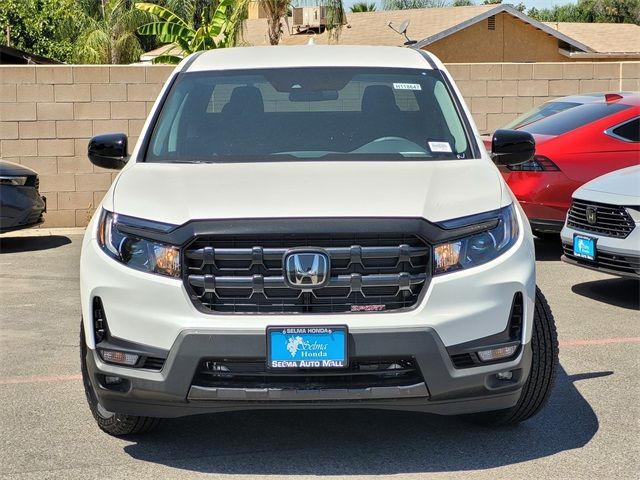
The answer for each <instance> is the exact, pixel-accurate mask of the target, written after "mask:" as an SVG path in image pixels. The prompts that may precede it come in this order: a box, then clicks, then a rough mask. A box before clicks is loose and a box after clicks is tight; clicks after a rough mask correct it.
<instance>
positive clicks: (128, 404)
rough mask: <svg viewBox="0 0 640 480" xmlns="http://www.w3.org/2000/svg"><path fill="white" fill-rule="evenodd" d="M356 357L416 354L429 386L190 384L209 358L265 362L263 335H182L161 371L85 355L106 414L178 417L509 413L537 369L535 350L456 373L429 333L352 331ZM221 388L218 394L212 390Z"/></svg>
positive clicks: (424, 330)
mask: <svg viewBox="0 0 640 480" xmlns="http://www.w3.org/2000/svg"><path fill="white" fill-rule="evenodd" d="M349 352H350V356H354V357H375V356H379V357H411V358H413V359H415V361H416V363H417V366H418V368H419V370H420V372H421V375H422V377H423V378H424V383H421V384H417V385H408V386H402V387H400V388H401V389H402V392H400V391H398V388H399V387H397V386H391V387H382V388H378V389H376V388H369V389H367V388H357V389H333V390H334V391H330V390H332V389H330V388H327V389H326V390H324V391H323V390H317V389H315V390H307V389H305V388H304V386H302V385H301V386H300V388H290V389H284V390H282V389H270V388H268V387H264V388H263V389H262V390H261V391H254V392H252V391H251V389H242V391H234V389H226V390H225V391H223V390H224V389H207V388H206V387H204V388H203V387H197V388H194V386H193V385H192V381H193V379H194V376H195V374H196V372H197V369H198V367H199V365H200V363H201V361H202V359H203V358H207V357H211V356H215V357H217V358H226V359H237V360H241V359H243V358H246V356H247V354H248V353H250V354H251V355H252V356H258V357H264V358H266V340H265V335H264V334H242V333H220V332H211V333H205V332H203V331H202V330H198V331H197V332H196V331H189V330H187V331H183V332H182V333H181V334H180V336H179V337H178V339H177V340H176V342H175V344H174V346H173V347H172V349H171V351H170V352H169V355H168V357H167V360H166V362H165V365H164V367H163V369H162V371H161V372H153V371H148V370H147V371H144V370H140V369H132V368H125V367H119V366H115V365H108V364H105V363H104V362H102V361H101V360H100V358H99V357H98V356H97V354H96V352H95V351H94V350H88V352H87V367H88V371H89V374H90V376H91V379H92V382H93V383H94V385H97V386H98V387H97V388H96V393H97V396H98V399H99V401H100V403H101V404H102V405H103V407H105V408H106V409H107V410H109V411H112V412H118V413H126V414H131V415H142V416H155V417H178V416H184V415H191V414H197V413H211V412H221V411H230V410H245V409H265V408H353V407H361V408H386V409H402V410H414V411H422V412H430V413H438V414H444V415H454V414H463V413H473V412H480V411H487V410H498V409H502V408H509V407H511V406H513V405H515V403H516V402H517V400H518V398H519V395H520V390H521V388H522V385H523V383H524V381H525V380H526V377H527V373H528V372H529V369H530V365H531V349H530V346H529V345H528V344H527V345H524V346H523V348H522V353H521V354H520V355H519V356H518V357H517V358H516V359H514V360H511V361H508V362H505V363H502V364H497V365H495V364H494V365H482V366H478V367H475V368H469V369H465V370H464V371H461V370H457V369H455V367H454V366H453V364H452V362H451V360H450V358H449V354H448V352H447V349H446V347H445V346H444V344H443V343H442V341H441V340H440V338H439V337H438V335H437V334H436V333H435V331H434V330H433V329H431V328H420V329H402V330H395V331H391V332H387V331H366V332H351V333H350V334H349ZM511 370H512V371H517V372H520V373H519V374H517V375H514V381H512V382H496V381H495V378H496V377H495V374H496V373H497V372H501V371H511ZM101 375H102V376H104V375H108V376H119V377H121V378H123V379H126V380H127V384H128V385H130V387H129V389H128V390H127V391H117V390H109V389H105V388H102V387H100V386H99V385H100V382H98V381H97V380H98V378H100V377H99V376H101ZM214 390H215V391H214Z"/></svg>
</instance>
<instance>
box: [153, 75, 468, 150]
mask: <svg viewBox="0 0 640 480" xmlns="http://www.w3.org/2000/svg"><path fill="white" fill-rule="evenodd" d="M472 156H473V155H472V153H471V146H470V142H469V137H468V135H467V131H466V128H465V126H464V124H463V122H462V121H461V119H460V116H459V114H458V108H457V107H456V105H455V103H454V102H453V100H452V98H451V95H450V93H449V89H448V88H447V86H446V85H445V83H444V80H443V77H442V75H441V74H440V72H436V71H422V70H409V69H407V70H405V69H379V68H298V69H295V68H288V69H269V70H243V71H229V72H193V73H186V74H181V75H179V76H178V78H177V79H176V82H175V83H174V85H173V86H172V88H171V90H170V92H169V94H168V96H167V98H166V100H165V102H164V104H163V108H162V111H161V113H160V115H159V117H158V120H157V122H156V124H155V127H154V129H153V133H152V136H151V139H150V142H149V146H148V148H147V154H146V161H149V162H222V161H273V160H278V159H281V160H292V159H293V160H296V159H315V158H322V159H323V160H324V159H331V160H342V159H345V160H361V159H384V160H387V159H391V160H402V159H406V158H411V159H434V160H446V159H463V158H471V157H472Z"/></svg>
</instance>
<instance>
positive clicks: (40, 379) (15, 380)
mask: <svg viewBox="0 0 640 480" xmlns="http://www.w3.org/2000/svg"><path fill="white" fill-rule="evenodd" d="M70 380H82V375H80V374H79V373H76V374H73V375H52V376H48V377H45V376H35V377H7V378H0V385H16V384H19V383H47V382H68V381H70Z"/></svg>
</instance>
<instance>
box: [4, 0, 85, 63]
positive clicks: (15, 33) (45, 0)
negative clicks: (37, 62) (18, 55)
mask: <svg viewBox="0 0 640 480" xmlns="http://www.w3.org/2000/svg"><path fill="white" fill-rule="evenodd" d="M81 18H82V12H81V11H80V9H79V8H78V4H77V3H76V1H75V0H0V29H1V32H0V34H1V35H2V40H3V41H2V43H3V44H8V45H10V46H12V47H15V48H18V49H20V50H24V51H26V52H30V53H34V54H36V55H41V56H44V57H48V58H53V59H55V60H58V61H61V62H68V61H71V60H72V57H73V51H74V48H75V47H74V46H75V43H76V42H75V40H76V38H77V36H78V34H79V32H80V29H81V22H80V20H79V19H81Z"/></svg>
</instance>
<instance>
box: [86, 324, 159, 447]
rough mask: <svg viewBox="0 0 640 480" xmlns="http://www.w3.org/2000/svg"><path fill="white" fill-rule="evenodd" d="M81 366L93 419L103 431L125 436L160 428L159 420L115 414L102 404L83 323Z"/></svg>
mask: <svg viewBox="0 0 640 480" xmlns="http://www.w3.org/2000/svg"><path fill="white" fill-rule="evenodd" d="M80 366H81V370H82V383H83V385H84V393H85V395H86V397H87V403H88V404H89V409H90V410H91V413H92V414H93V418H94V419H95V420H96V423H97V424H98V427H100V429H101V430H103V431H104V432H106V433H108V434H109V435H113V436H123V435H133V434H136V433H146V432H149V431H151V430H153V429H154V428H155V427H156V426H158V424H159V423H160V419H159V418H153V417H138V416H136V415H125V414H122V413H114V412H110V411H108V410H107V409H105V408H104V407H103V406H102V405H101V404H100V402H99V401H98V397H97V395H96V392H95V389H94V386H93V384H92V382H91V378H90V376H89V371H88V369H87V343H86V340H85V336H84V324H83V322H81V323H80Z"/></svg>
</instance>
